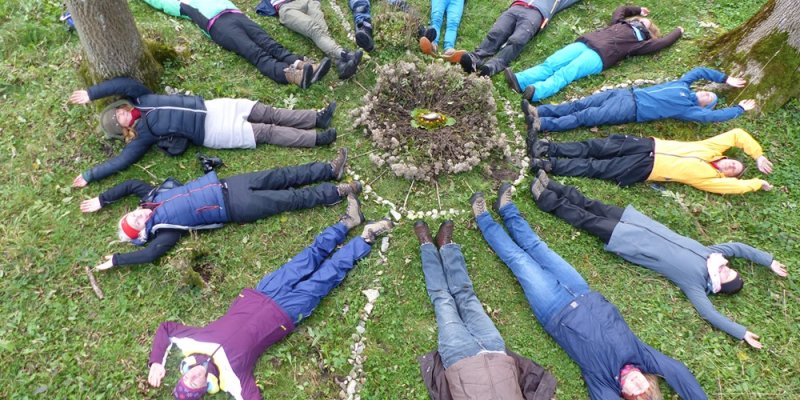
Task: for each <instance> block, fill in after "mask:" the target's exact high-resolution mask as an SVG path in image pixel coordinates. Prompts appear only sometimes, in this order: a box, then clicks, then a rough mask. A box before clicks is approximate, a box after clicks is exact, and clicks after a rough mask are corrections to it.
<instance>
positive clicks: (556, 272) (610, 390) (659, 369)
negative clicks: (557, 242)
mask: <svg viewBox="0 0 800 400" xmlns="http://www.w3.org/2000/svg"><path fill="white" fill-rule="evenodd" d="M512 190H513V186H511V185H510V184H508V183H504V184H502V185H501V186H500V190H499V192H498V195H497V201H496V202H495V203H494V208H495V210H496V211H497V213H498V214H500V216H501V217H502V218H503V223H504V224H505V226H506V229H503V227H502V226H501V225H500V224H498V223H497V222H495V220H494V219H493V218H492V216H491V215H490V214H489V212H488V210H487V207H486V199H485V198H484V196H483V193H481V192H477V193H475V194H473V195H472V198H470V202H471V203H472V212H473V214H474V215H475V220H476V221H477V223H478V228H479V229H480V231H481V233H482V234H483V238H484V239H485V240H486V241H487V242H488V243H489V246H490V247H491V248H492V250H494V252H495V253H497V256H498V257H500V259H501V260H503V262H504V263H505V264H506V265H507V266H508V268H509V269H511V272H512V273H513V274H514V276H516V277H517V280H518V281H519V284H520V286H522V291H523V292H524V293H525V297H526V298H527V299H528V303H529V304H530V306H531V309H533V314H534V315H535V316H536V319H537V320H538V321H539V323H540V324H541V325H542V327H543V328H544V330H545V331H546V332H547V333H549V334H550V336H552V337H553V339H554V340H555V341H556V343H558V344H559V345H560V346H561V348H562V349H564V351H566V352H567V354H568V355H569V357H570V358H572V360H573V361H575V362H576V363H577V364H578V366H579V367H580V369H581V374H582V375H583V380H584V382H585V383H586V388H587V390H588V391H589V397H590V398H592V399H604V400H609V399H618V398H620V397H622V398H625V399H626V400H633V399H636V400H640V399H641V400H644V399H648V400H649V399H661V398H662V396H661V392H660V391H659V388H658V378H657V377H658V376H660V377H663V378H664V379H665V380H666V381H667V383H668V384H669V386H671V387H672V389H673V390H675V392H677V393H678V395H679V396H681V398H683V399H686V400H704V399H707V397H706V394H705V392H703V388H702V387H701V386H700V383H698V382H697V379H695V377H694V375H692V373H691V372H690V371H689V369H688V368H686V365H684V364H683V363H681V362H680V361H677V360H674V359H672V358H670V357H668V356H666V355H664V354H662V353H661V352H660V351H658V350H656V349H654V348H652V347H650V346H648V345H647V344H645V343H643V342H642V341H641V340H640V339H639V338H638V337H636V335H635V334H634V333H633V332H632V331H631V329H630V327H628V324H627V323H626V322H625V320H624V319H623V318H622V315H620V313H619V310H618V309H617V308H616V307H615V306H614V305H613V304H611V303H610V302H609V301H608V300H606V298H605V297H603V295H602V294H600V293H598V292H595V291H593V290H591V288H589V285H588V284H587V283H586V281H585V280H584V279H583V277H582V276H581V275H580V274H579V273H578V272H577V271H576V270H575V268H574V267H573V266H572V265H570V264H569V263H567V262H566V261H565V260H564V259H563V258H561V256H559V255H558V254H556V253H555V252H554V251H553V250H550V248H549V247H547V244H545V243H544V242H543V241H542V240H541V239H540V238H539V236H538V235H536V233H535V232H534V231H533V230H532V229H531V227H530V225H528V222H527V221H525V219H524V218H523V217H522V215H521V214H520V212H519V209H517V206H516V205H514V203H513V202H512V200H511V199H512ZM506 230H507V231H506Z"/></svg>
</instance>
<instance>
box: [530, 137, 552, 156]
mask: <svg viewBox="0 0 800 400" xmlns="http://www.w3.org/2000/svg"><path fill="white" fill-rule="evenodd" d="M549 151H550V141H549V140H547V139H539V140H537V141H536V142H534V143H533V154H531V158H544V157H546V156H547V153H548V152H549Z"/></svg>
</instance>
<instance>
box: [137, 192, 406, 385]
mask: <svg viewBox="0 0 800 400" xmlns="http://www.w3.org/2000/svg"><path fill="white" fill-rule="evenodd" d="M363 221H364V215H363V214H362V213H361V210H360V209H359V204H358V200H357V199H356V198H355V196H354V195H352V194H350V195H348V196H347V212H346V214H345V215H344V216H342V217H341V218H340V219H339V222H338V223H336V224H334V225H332V226H330V227H328V228H327V229H325V230H324V231H322V233H321V234H319V235H318V236H317V237H316V238H315V239H314V242H313V243H312V244H311V245H310V246H308V247H306V248H305V249H303V250H302V251H301V252H300V253H298V254H297V255H296V256H294V258H292V259H291V260H289V262H287V263H286V264H284V265H283V266H282V267H281V268H279V269H278V270H276V271H274V272H271V273H268V274H266V275H265V276H264V278H262V279H261V281H260V282H259V283H258V285H257V286H256V287H255V288H254V289H250V288H247V289H243V290H242V291H241V292H240V293H239V296H238V297H237V298H236V299H235V300H234V301H233V303H232V304H231V306H230V307H229V308H228V311H227V312H226V313H225V315H223V316H222V317H220V318H218V319H216V320H214V321H212V322H210V323H208V324H207V325H205V326H203V327H193V326H187V325H183V324H181V323H178V322H171V321H170V322H164V323H162V324H161V325H160V326H159V327H158V329H157V330H156V333H155V337H154V338H153V346H152V350H151V351H150V358H149V362H148V365H149V367H150V372H149V373H148V376H147V382H148V383H149V384H150V385H151V386H153V387H160V386H161V383H162V381H163V380H164V377H165V376H166V369H165V368H164V366H165V365H166V359H167V356H168V355H169V350H170V348H171V347H172V346H173V345H175V346H177V347H178V348H179V349H180V351H181V353H182V355H183V356H184V358H183V360H182V361H181V366H180V373H181V376H180V378H178V381H177V383H176V384H175V388H174V389H173V394H174V396H175V398H176V399H181V400H190V399H199V398H201V397H203V396H204V395H205V394H206V393H212V394H213V393H217V392H219V391H222V392H226V393H228V394H230V395H231V396H233V398H235V399H244V400H260V399H262V396H261V392H260V391H259V389H258V386H256V379H255V377H254V376H253V370H254V369H255V366H256V363H257V362H258V358H259V357H261V354H263V353H264V352H265V351H266V350H267V349H268V348H269V347H270V346H272V345H273V344H275V343H276V342H278V341H280V340H281V339H283V338H284V337H286V336H287V335H289V334H290V333H291V332H292V331H294V330H295V328H296V327H297V325H298V324H300V323H301V322H302V321H304V320H306V319H308V317H309V316H310V315H311V313H313V312H314V309H315V308H316V307H317V305H319V303H320V301H321V300H322V298H323V297H325V296H327V295H328V293H330V292H331V290H333V288H335V287H336V286H338V285H339V283H341V282H342V281H343V280H344V278H345V277H346V276H347V273H348V272H350V270H352V269H353V267H354V266H355V264H356V262H357V261H358V260H361V259H362V258H364V257H366V256H367V255H368V254H369V253H370V250H371V249H372V245H373V244H374V243H375V240H376V238H377V237H378V236H379V235H382V234H384V233H386V232H388V231H389V230H390V229H391V228H392V226H393V224H392V222H391V221H389V220H386V219H384V220H380V221H377V222H373V223H369V224H367V225H365V226H364V230H363V232H362V233H361V236H356V237H355V238H353V239H351V240H350V241H348V242H347V244H345V245H344V246H342V248H340V249H339V250H336V247H337V246H338V245H340V244H342V243H343V242H344V240H345V238H346V237H347V233H348V232H349V231H350V230H351V229H353V228H355V227H356V226H358V225H360V224H361V223H362V222H363ZM200 319H201V320H205V318H200Z"/></svg>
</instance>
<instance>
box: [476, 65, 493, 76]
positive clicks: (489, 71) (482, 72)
mask: <svg viewBox="0 0 800 400" xmlns="http://www.w3.org/2000/svg"><path fill="white" fill-rule="evenodd" d="M492 75H494V68H492V66H491V65H489V64H483V65H481V66H480V67H479V68H478V76H489V77H491V76H492Z"/></svg>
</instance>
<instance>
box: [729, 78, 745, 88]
mask: <svg viewBox="0 0 800 400" xmlns="http://www.w3.org/2000/svg"><path fill="white" fill-rule="evenodd" d="M725 83H727V84H728V85H731V86H733V87H743V86H744V85H745V84H746V83H747V81H746V80H744V79H742V78H736V77H733V76H729V77H728V79H726V80H725Z"/></svg>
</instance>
